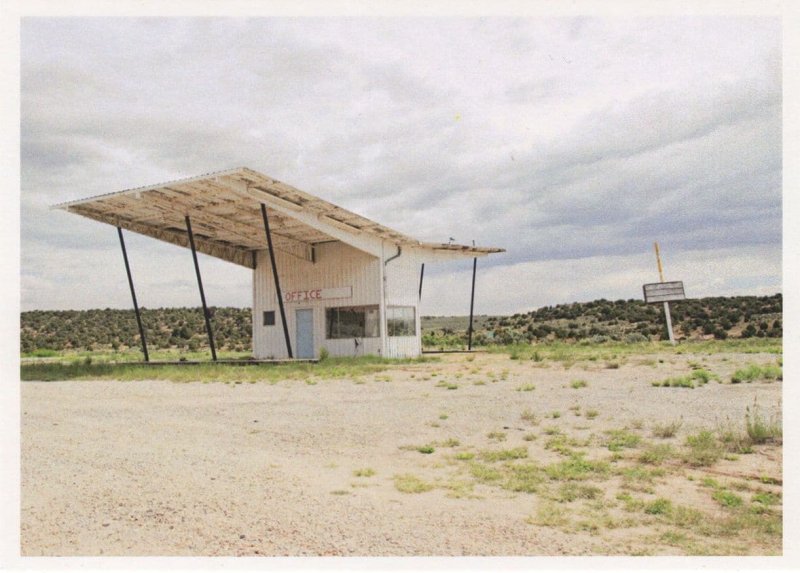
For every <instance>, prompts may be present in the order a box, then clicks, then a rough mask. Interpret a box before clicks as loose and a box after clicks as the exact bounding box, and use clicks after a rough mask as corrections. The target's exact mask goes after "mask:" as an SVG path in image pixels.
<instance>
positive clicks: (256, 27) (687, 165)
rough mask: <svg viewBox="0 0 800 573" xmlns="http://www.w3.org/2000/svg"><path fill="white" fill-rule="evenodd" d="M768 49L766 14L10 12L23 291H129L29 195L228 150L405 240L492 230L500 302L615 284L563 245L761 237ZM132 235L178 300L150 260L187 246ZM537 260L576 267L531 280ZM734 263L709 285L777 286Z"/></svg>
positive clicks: (688, 246) (690, 243) (773, 71)
mask: <svg viewBox="0 0 800 573" xmlns="http://www.w3.org/2000/svg"><path fill="white" fill-rule="evenodd" d="M780 50H781V45H780V21H779V20H778V19H774V18H772V19H771V18H749V17H744V18H731V17H679V18H674V17H673V18H667V17H663V18H628V19H602V18H579V19H575V18H482V19H465V18H402V19H387V18H383V19H370V18H339V19H337V18H324V19H280V18H252V19H191V18H184V19H174V20H168V19H114V20H108V19H91V18H70V19H28V20H26V21H24V23H23V26H22V59H21V61H22V109H21V115H22V126H21V129H22V138H21V149H22V211H21V217H22V219H21V223H22V275H23V284H22V291H23V292H22V304H23V308H53V307H56V306H58V307H62V308H63V307H76V308H77V307H81V308H84V307H87V306H106V305H109V306H111V305H116V304H117V303H118V304H119V305H120V306H124V305H126V304H127V302H126V298H125V297H126V295H124V294H123V295H119V296H118V295H117V294H113V295H111V294H110V293H116V292H117V291H116V290H114V289H118V287H119V285H120V284H121V285H122V286H123V287H124V286H125V285H124V277H123V279H122V281H123V282H121V283H120V282H119V281H118V280H116V279H115V280H114V281H111V280H110V278H109V277H105V276H104V277H103V278H102V279H101V280H100V281H99V282H98V279H97V278H96V277H97V271H99V270H100V269H101V268H102V265H101V264H100V263H99V261H100V260H103V261H104V262H105V263H107V264H108V265H115V264H117V263H115V262H114V258H115V257H118V253H116V254H112V252H113V251H115V250H117V249H118V246H117V245H116V237H115V236H114V233H113V229H110V228H109V229H106V228H104V227H103V226H101V225H98V224H96V223H91V222H87V221H85V220H80V219H79V218H77V217H72V216H69V215H65V214H63V213H54V212H53V211H49V210H47V209H46V205H48V204H51V203H56V202H60V201H65V200H69V199H74V198H78V197H83V196H89V195H93V194H97V193H104V192H109V191H115V190H119V189H124V188H130V187H134V186H137V185H145V184H151V183H156V182H159V181H165V180H169V179H174V178H178V177H181V176H192V175H197V174H200V173H205V172H209V171H214V170H217V169H224V168H229V167H234V166H239V165H247V166H249V167H252V168H254V169H257V170H259V171H262V172H264V173H267V174H269V175H271V176H273V177H276V178H278V179H280V180H283V181H286V182H287V183H290V184H292V185H295V186H297V187H299V188H301V189H304V190H306V191H308V192H310V193H313V194H317V195H320V196H323V197H324V198H326V199H328V200H331V201H333V202H335V203H338V204H341V205H343V206H344V207H347V208H350V209H352V210H355V211H357V212H360V213H362V214H364V215H366V216H368V217H370V218H373V219H375V220H377V221H380V222H382V223H384V224H387V225H389V226H392V227H395V228H397V229H398V230H400V231H403V232H406V233H408V234H411V235H414V236H417V237H418V238H420V239H423V240H445V241H446V240H447V239H448V238H449V237H451V236H452V237H455V238H456V239H457V240H458V241H461V242H466V243H468V242H470V241H471V240H473V239H474V240H476V242H477V243H478V244H486V245H493V246H501V247H505V248H507V249H508V253H506V254H504V255H502V256H497V257H490V258H489V259H488V260H485V261H482V262H481V266H482V267H483V268H484V269H485V270H486V271H491V272H497V273H502V275H503V276H504V277H505V281H506V283H507V284H525V285H530V287H527V286H526V289H524V290H523V291H521V292H524V293H528V295H529V296H530V297H531V299H530V300H529V301H528V302H527V303H526V301H525V300H524V299H521V298H518V297H517V296H516V295H514V297H511V298H505V299H504V298H503V297H500V298H496V299H492V300H493V302H492V303H491V305H492V306H491V308H492V309H493V311H494V312H505V311H510V310H517V309H521V308H529V307H532V306H536V305H538V304H548V303H551V302H557V301H564V300H565V299H568V298H570V296H574V297H576V298H579V299H584V300H585V299H587V298H590V297H591V296H594V294H593V293H598V292H603V293H606V294H605V295H603V296H606V297H607V298H615V297H620V296H625V294H624V293H626V292H628V290H627V289H629V288H630V287H629V283H628V281H627V280H626V281H622V280H621V278H622V277H620V280H618V281H617V282H614V281H613V280H612V279H613V277H612V276H611V275H609V280H610V281H611V282H610V283H609V284H608V285H607V287H604V288H599V287H598V284H599V283H597V282H596V281H595V280H594V277H592V276H590V275H588V274H586V273H588V272H589V270H590V268H589V267H586V266H585V265H578V264H575V263H570V262H569V261H575V260H582V261H589V260H614V259H613V258H614V257H623V258H624V257H634V258H635V257H636V256H643V255H640V254H641V253H642V251H647V250H648V249H649V244H650V243H651V242H652V240H656V239H658V240H662V241H664V240H669V241H671V242H672V245H673V252H674V253H675V254H676V255H677V254H681V255H682V254H684V253H689V252H728V250H730V252H739V253H746V252H749V251H748V249H760V248H763V249H772V250H771V251H770V252H773V253H774V252H778V253H779V252H780V240H781V230H782V229H781V176H782V163H781V138H782V130H781V113H782V107H783V106H782V101H781V89H782V79H781V73H780V69H781V51H780ZM141 248H142V249H143V250H145V251H146V252H147V253H148V256H147V264H148V265H151V267H147V266H145V268H151V269H156V270H151V271H147V270H143V271H141V272H137V275H138V277H135V278H137V279H138V280H137V285H141V286H140V287H139V288H140V289H141V290H142V291H143V292H145V291H146V292H152V293H153V300H157V301H159V302H157V303H156V304H155V305H156V306H159V305H167V304H170V305H171V304H181V305H195V304H196V294H195V293H193V292H190V290H191V289H188V290H186V292H184V291H183V290H181V289H176V288H171V287H169V286H168V285H167V284H164V283H162V282H160V280H159V279H160V278H161V277H160V275H161V272H160V271H159V270H158V269H167V271H166V272H167V274H168V275H169V276H170V277H172V279H165V280H179V275H180V277H183V278H181V279H180V280H184V279H185V278H186V277H189V278H190V279H191V277H192V273H193V271H192V269H191V268H189V269H188V271H186V269H183V270H182V271H181V273H178V272H177V269H174V268H173V267H174V265H173V263H172V261H173V259H174V258H177V257H180V256H181V255H182V254H183V255H185V253H181V252H180V250H179V249H178V250H177V251H174V250H173V249H174V248H173V247H166V246H161V245H157V244H154V243H153V242H152V241H149V242H147V243H142V244H141ZM97 249H100V250H101V251H102V252H104V253H106V252H107V254H105V255H102V256H101V255H98V253H96V252H94V251H95V250H97ZM637 254H639V255H637ZM103 256H105V257H107V259H103V258H102V257H103ZM184 258H185V257H184ZM65 262H68V264H69V266H70V270H69V271H68V272H65V271H64V264H65ZM214 264H223V263H216V262H215V263H214ZM548 264H551V265H554V267H553V268H554V269H555V268H564V269H568V272H574V273H576V274H575V275H571V280H570V278H569V277H567V276H564V280H563V284H562V286H559V287H552V288H551V287H550V286H549V285H548V284H538V283H537V282H536V281H537V280H540V279H539V278H538V277H537V276H535V275H534V274H531V272H532V271H530V269H531V268H533V267H531V266H530V265H534V266H536V265H548ZM209 265H211V263H209ZM138 266H140V265H137V267H138ZM212 268H213V269H214V271H213V272H214V274H215V275H216V267H210V269H212ZM225 268H226V269H227V268H228V267H225ZM536 268H537V269H539V267H536ZM120 270H121V268H120ZM173 270H174V271H175V275H174V276H173V275H172V274H171V273H172V272H173ZM115 272H116V271H115ZM242 273H245V274H246V271H244V270H241V271H240V270H239V269H235V270H234V271H230V272H229V271H227V270H225V271H220V273H219V275H218V276H215V277H214V278H212V272H211V270H209V272H205V273H204V275H206V276H207V277H208V278H207V279H206V280H208V281H213V280H219V281H221V283H220V285H219V287H220V293H221V294H220V297H219V298H220V300H219V304H237V305H246V304H248V302H249V296H250V294H249V290H248V289H247V288H244V287H242V285H243V284H245V283H246V282H247V281H246V280H245V279H244V278H242V277H244V274H242ZM736 273H738V274H736V276H734V275H731V276H729V277H728V278H727V279H725V281H723V282H721V283H717V284H716V286H714V285H709V287H708V294H720V293H722V292H723V291H724V292H725V293H726V294H727V293H736V292H741V293H745V292H748V293H749V292H756V291H759V290H764V289H767V290H769V289H772V288H774V286H775V284H776V280H775V275H774V273H772V271H770V272H769V273H766V274H765V273H762V274H760V275H758V276H761V277H762V278H763V281H765V282H757V280H760V279H756V278H753V276H751V275H749V274H747V272H746V269H739V270H737V271H736ZM556 274H558V273H556ZM600 274H601V275H602V274H604V273H603V272H600ZM729 274H730V273H729ZM734 274H735V273H734ZM434 276H436V275H435V274H434ZM559 276H560V275H559ZM726 276H728V275H727V274H726ZM737 276H738V277H739V278H740V280H738V282H737V280H736V277H737ZM227 277H230V278H227ZM746 277H750V278H746ZM117 278H118V277H117ZM628 278H630V277H628ZM106 280H108V281H109V282H108V284H105V283H104V281H106ZM431 280H434V279H431ZM637 280H638V279H637ZM226 281H229V282H226ZM753 281H756V282H753ZM634 282H636V281H634ZM779 282H780V271H778V279H777V283H779ZM112 283H113V285H112ZM85 285H92V288H91V289H87V288H85ZM100 285H102V288H101V287H100ZM225 285H228V286H229V287H230V288H227V287H226V286H225ZM578 285H584V286H582V287H580V288H582V289H583V290H581V291H576V290H575V288H578ZM95 287H96V288H95ZM173 287H174V285H173ZM240 288H241V289H242V290H243V294H239V292H240ZM637 288H638V287H637ZM737 288H739V289H740V290H739V291H737V290H736V289H737ZM715 289H717V290H715ZM726 289H727V290H726ZM731 289H733V290H731ZM122 291H123V293H124V292H125V289H124V288H123V289H122ZM89 292H91V293H92V294H91V295H90V294H89ZM531 293H540V294H535V295H534V294H531ZM541 293H544V294H546V295H547V296H548V297H550V300H549V301H544V300H541V302H539V301H540V299H541V296H542V294H541ZM569 293H574V295H573V294H569ZM613 293H617V294H613ZM568 294H569V296H568ZM145 296H149V295H145ZM467 297H468V293H467ZM486 300H488V299H486ZM106 301H108V302H106ZM162 301H163V302H162ZM504 301H505V302H504ZM148 304H150V305H152V303H148ZM212 304H217V303H212ZM442 312H450V311H449V310H444V308H443V309H442Z"/></svg>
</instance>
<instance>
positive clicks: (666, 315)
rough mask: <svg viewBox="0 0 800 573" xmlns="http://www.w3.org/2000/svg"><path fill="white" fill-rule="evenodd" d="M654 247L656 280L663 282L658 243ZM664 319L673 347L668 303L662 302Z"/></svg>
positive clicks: (673, 340) (673, 339)
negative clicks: (656, 263) (656, 269)
mask: <svg viewBox="0 0 800 573" xmlns="http://www.w3.org/2000/svg"><path fill="white" fill-rule="evenodd" d="M653 244H654V245H655V247H656V261H657V262H658V278H659V279H660V280H661V282H662V283H663V282H664V269H663V267H662V266H661V253H660V252H659V250H658V241H656V242H655V243H653ZM664 317H665V318H666V320H667V334H669V341H670V343H672V344H673V345H674V344H675V336H674V335H673V333H672V317H671V316H670V314H669V303H668V302H666V301H665V302H664Z"/></svg>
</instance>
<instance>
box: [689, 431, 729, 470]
mask: <svg viewBox="0 0 800 573" xmlns="http://www.w3.org/2000/svg"><path fill="white" fill-rule="evenodd" d="M686 445H687V446H688V448H689V449H688V451H685V452H684V454H683V461H684V462H685V463H687V464H689V465H691V466H698V467H699V466H710V465H712V464H714V463H716V462H717V461H718V460H719V459H720V458H721V457H722V454H723V449H722V446H721V445H720V443H719V442H718V441H717V439H716V437H715V436H714V434H713V433H712V432H710V431H709V430H700V431H699V432H698V433H696V434H692V435H690V436H687V437H686Z"/></svg>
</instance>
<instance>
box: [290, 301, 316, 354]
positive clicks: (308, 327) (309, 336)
mask: <svg viewBox="0 0 800 573" xmlns="http://www.w3.org/2000/svg"><path fill="white" fill-rule="evenodd" d="M294 319H295V324H296V325H297V338H296V340H297V342H296V344H297V358H314V311H313V310H311V309H310V308H304V309H298V310H296V311H295V314H294Z"/></svg>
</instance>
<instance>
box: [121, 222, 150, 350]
mask: <svg viewBox="0 0 800 573" xmlns="http://www.w3.org/2000/svg"><path fill="white" fill-rule="evenodd" d="M117 234H118V235H119V244H120V246H121V247H122V258H123V260H124V261H125V272H126V273H127V275H128V286H129V287H131V298H132V299H133V310H135V311H136V324H138V325H139V338H141V339H142V352H143V353H144V361H145V362H150V355H149V354H148V353H147V340H146V339H145V337H144V326H143V325H142V315H141V314H140V313H139V303H138V302H136V291H135V290H134V288H133V278H132V277H131V266H130V264H128V251H127V250H126V249H125V239H124V238H123V237H122V229H121V228H120V227H117Z"/></svg>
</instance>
